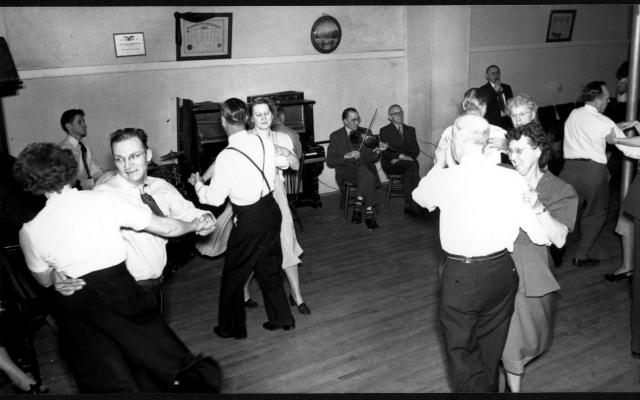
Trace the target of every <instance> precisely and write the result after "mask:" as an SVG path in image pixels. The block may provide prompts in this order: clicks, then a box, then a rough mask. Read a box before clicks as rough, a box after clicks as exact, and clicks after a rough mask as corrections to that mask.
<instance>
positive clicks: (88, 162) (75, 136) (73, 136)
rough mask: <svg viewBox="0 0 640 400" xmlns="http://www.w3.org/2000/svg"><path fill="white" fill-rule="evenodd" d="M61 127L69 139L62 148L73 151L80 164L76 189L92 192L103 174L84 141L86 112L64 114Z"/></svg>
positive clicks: (63, 143) (61, 144)
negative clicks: (96, 181)
mask: <svg viewBox="0 0 640 400" xmlns="http://www.w3.org/2000/svg"><path fill="white" fill-rule="evenodd" d="M60 126H61V127H62V130H63V131H65V132H66V133H67V137H66V138H65V139H64V140H63V141H62V142H60V147H62V148H63V149H69V150H71V152H72V153H73V155H74V157H75V159H76V162H77V163H78V175H77V176H76V183H75V185H74V187H76V188H78V189H85V190H90V189H92V188H93V185H94V184H95V180H96V179H98V178H100V176H101V175H102V174H103V172H102V168H100V166H99V165H98V164H96V163H95V162H94V160H93V153H92V152H91V149H90V148H89V146H87V145H86V144H85V143H84V142H83V141H82V139H83V138H84V137H85V136H87V123H86V121H85V120H84V111H82V110H80V109H75V108H74V109H71V110H67V111H65V112H63V113H62V116H61V117H60Z"/></svg>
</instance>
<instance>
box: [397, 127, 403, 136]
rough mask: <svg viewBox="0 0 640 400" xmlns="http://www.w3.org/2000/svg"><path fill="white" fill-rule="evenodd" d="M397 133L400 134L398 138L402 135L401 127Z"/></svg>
mask: <svg viewBox="0 0 640 400" xmlns="http://www.w3.org/2000/svg"><path fill="white" fill-rule="evenodd" d="M398 133H399V134H400V136H402V135H403V133H402V127H400V128H398Z"/></svg>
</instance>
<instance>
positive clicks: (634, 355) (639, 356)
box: [631, 351, 640, 358]
mask: <svg viewBox="0 0 640 400" xmlns="http://www.w3.org/2000/svg"><path fill="white" fill-rule="evenodd" d="M631 357H633V358H640V353H637V352H635V351H632V352H631Z"/></svg>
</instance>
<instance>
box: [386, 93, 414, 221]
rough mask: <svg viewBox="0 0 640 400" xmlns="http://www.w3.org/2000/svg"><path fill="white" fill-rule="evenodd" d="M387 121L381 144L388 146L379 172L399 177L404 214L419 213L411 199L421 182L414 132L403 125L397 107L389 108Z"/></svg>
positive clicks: (402, 117)
mask: <svg viewBox="0 0 640 400" xmlns="http://www.w3.org/2000/svg"><path fill="white" fill-rule="evenodd" d="M389 121H391V122H390V123H389V125H387V126H384V127H382V128H381V129H380V141H381V142H383V143H386V144H387V145H388V146H389V148H388V149H387V150H385V151H384V152H382V161H381V164H382V170H383V171H384V172H385V174H387V175H389V174H400V175H402V189H403V193H404V213H405V214H414V213H415V212H417V211H418V205H417V204H416V203H415V202H414V201H413V199H412V198H411V192H413V189H415V188H416V187H417V186H418V182H419V181H420V166H419V165H418V160H417V158H418V154H420V147H419V146H418V141H417V139H416V130H415V128H414V127H412V126H409V125H406V124H405V123H404V113H403V111H402V108H401V107H400V106H399V105H397V104H394V105H392V106H391V107H389Z"/></svg>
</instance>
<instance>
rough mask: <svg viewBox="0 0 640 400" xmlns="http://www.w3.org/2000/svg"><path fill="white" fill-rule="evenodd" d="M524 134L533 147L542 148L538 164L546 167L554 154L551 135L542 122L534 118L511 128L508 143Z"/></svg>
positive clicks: (508, 133)
mask: <svg viewBox="0 0 640 400" xmlns="http://www.w3.org/2000/svg"><path fill="white" fill-rule="evenodd" d="M523 136H526V137H527V138H528V139H529V144H530V145H531V147H533V148H536V147H537V148H539V149H540V152H541V154H540V158H539V159H538V165H539V166H540V168H544V167H546V166H547V163H548V162H549V160H551V156H552V149H551V144H552V142H551V137H550V136H549V135H548V134H547V132H545V131H544V128H543V127H542V125H540V122H538V121H535V120H533V121H531V122H529V123H528V124H524V125H521V126H519V127H517V128H512V129H510V130H509V132H507V143H509V142H511V141H512V140H520V138H521V137H523Z"/></svg>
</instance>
